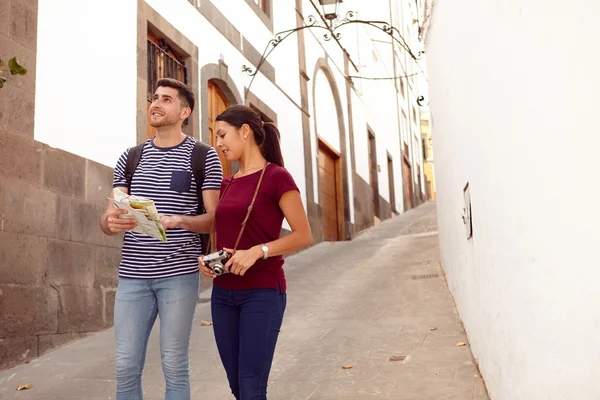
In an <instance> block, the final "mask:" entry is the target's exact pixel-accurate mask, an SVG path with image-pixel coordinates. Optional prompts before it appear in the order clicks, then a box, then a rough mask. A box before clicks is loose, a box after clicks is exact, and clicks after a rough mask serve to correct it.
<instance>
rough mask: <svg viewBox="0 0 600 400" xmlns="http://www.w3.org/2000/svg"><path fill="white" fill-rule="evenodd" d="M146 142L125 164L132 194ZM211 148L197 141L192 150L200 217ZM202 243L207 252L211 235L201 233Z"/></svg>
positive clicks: (128, 156)
mask: <svg viewBox="0 0 600 400" xmlns="http://www.w3.org/2000/svg"><path fill="white" fill-rule="evenodd" d="M145 144H146V143H145V142H144V143H141V144H138V145H137V146H134V147H132V148H130V149H129V152H128V153H127V163H126V164H125V181H126V182H127V191H128V192H131V179H132V178H133V173H134V172H135V169H136V168H137V166H138V164H139V162H140V159H141V158H142V151H143V150H144V146H145ZM210 149H211V147H210V146H209V145H207V144H204V143H202V142H200V141H196V143H195V144H194V148H193V149H192V173H193V174H194V179H195V180H196V192H197V193H196V194H197V196H198V215H201V214H203V208H204V201H203V200H202V183H203V182H204V166H205V164H206V155H207V154H208V150H210ZM199 235H200V242H201V243H202V251H203V252H206V246H208V239H209V236H210V234H208V233H200V234H199Z"/></svg>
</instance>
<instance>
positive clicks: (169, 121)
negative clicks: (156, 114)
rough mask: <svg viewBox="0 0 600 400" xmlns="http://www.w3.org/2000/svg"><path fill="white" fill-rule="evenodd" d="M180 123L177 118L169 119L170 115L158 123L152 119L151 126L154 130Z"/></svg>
mask: <svg viewBox="0 0 600 400" xmlns="http://www.w3.org/2000/svg"><path fill="white" fill-rule="evenodd" d="M178 121H179V119H178V118H177V117H175V116H171V117H169V116H168V115H165V116H163V117H162V118H161V119H160V120H158V121H156V122H152V118H150V126H152V127H153V128H162V127H164V126H172V125H176V124H177V122H178Z"/></svg>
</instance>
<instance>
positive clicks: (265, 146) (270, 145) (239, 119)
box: [217, 106, 283, 167]
mask: <svg viewBox="0 0 600 400" xmlns="http://www.w3.org/2000/svg"><path fill="white" fill-rule="evenodd" d="M217 121H224V122H227V123H228V124H229V125H232V126H235V127H236V128H238V129H240V128H241V127H242V125H244V124H248V126H249V127H250V129H252V132H254V140H256V144H257V145H258V147H259V148H260V152H261V153H262V155H263V157H264V158H265V160H267V161H269V162H272V163H274V164H277V165H279V166H280V167H283V156H282V155H281V146H280V144H279V140H280V137H281V135H280V134H279V129H277V126H275V124H274V123H272V122H263V120H262V119H261V117H260V115H259V114H258V113H257V112H256V111H254V110H253V109H252V108H250V107H247V106H231V107H229V108H228V109H227V110H225V111H223V112H222V113H221V114H220V115H219V116H218V117H217Z"/></svg>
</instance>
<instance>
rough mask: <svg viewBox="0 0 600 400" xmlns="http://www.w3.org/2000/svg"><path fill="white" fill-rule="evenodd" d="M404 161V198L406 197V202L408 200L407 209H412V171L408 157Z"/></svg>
mask: <svg viewBox="0 0 600 400" xmlns="http://www.w3.org/2000/svg"><path fill="white" fill-rule="evenodd" d="M402 162H403V163H404V176H403V178H404V179H403V181H404V198H405V202H406V207H407V209H410V208H412V207H413V205H412V171H411V168H410V164H409V163H408V161H406V159H403V160H402Z"/></svg>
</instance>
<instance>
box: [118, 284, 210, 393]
mask: <svg viewBox="0 0 600 400" xmlns="http://www.w3.org/2000/svg"><path fill="white" fill-rule="evenodd" d="M198 282H199V274H198V273H194V274H189V275H181V276H176V277H172V278H162V279H127V278H120V279H119V287H118V288H117V295H116V299H115V337H116V341H117V362H116V364H117V400H143V398H144V395H143V392H142V371H143V369H144V363H145V360H146V348H147V346H148V338H149V336H150V332H151V331H152V326H153V325H154V322H155V321H156V316H157V315H160V354H161V361H162V369H163V373H164V375H165V380H166V393H165V399H166V400H190V372H189V348H190V346H189V344H190V335H191V333H192V324H193V321H194V310H195V309H196V302H197V300H198Z"/></svg>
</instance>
